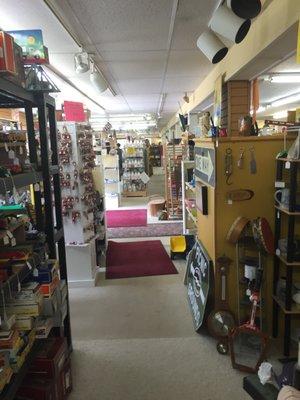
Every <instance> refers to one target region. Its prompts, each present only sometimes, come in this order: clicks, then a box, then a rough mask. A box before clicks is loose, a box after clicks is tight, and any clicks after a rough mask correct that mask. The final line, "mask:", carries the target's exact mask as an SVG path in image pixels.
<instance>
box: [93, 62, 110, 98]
mask: <svg viewBox="0 0 300 400" xmlns="http://www.w3.org/2000/svg"><path fill="white" fill-rule="evenodd" d="M90 81H91V82H92V84H93V85H94V87H95V89H97V91H98V92H99V93H103V92H105V90H106V89H108V84H107V82H106V80H105V79H104V78H103V76H102V74H101V73H100V72H99V71H98V69H97V68H96V67H95V64H94V62H93V64H92V71H91V75H90Z"/></svg>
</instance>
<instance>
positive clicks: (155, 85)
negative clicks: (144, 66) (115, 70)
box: [118, 79, 162, 96]
mask: <svg viewBox="0 0 300 400" xmlns="http://www.w3.org/2000/svg"><path fill="white" fill-rule="evenodd" d="M118 86H119V87H120V89H121V91H122V92H123V93H124V94H125V96H126V95H128V94H130V95H131V94H134V95H137V94H140V95H145V94H158V93H160V91H161V86H162V79H128V80H122V81H120V82H118Z"/></svg>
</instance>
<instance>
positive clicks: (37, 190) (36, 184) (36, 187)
mask: <svg viewBox="0 0 300 400" xmlns="http://www.w3.org/2000/svg"><path fill="white" fill-rule="evenodd" d="M34 191H35V192H39V191H40V185H39V184H38V183H35V184H34Z"/></svg>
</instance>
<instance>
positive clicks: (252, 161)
mask: <svg viewBox="0 0 300 400" xmlns="http://www.w3.org/2000/svg"><path fill="white" fill-rule="evenodd" d="M249 151H250V154H251V159H250V174H252V175H255V174H256V172H257V164H256V159H255V149H254V147H251V148H250V149H249Z"/></svg>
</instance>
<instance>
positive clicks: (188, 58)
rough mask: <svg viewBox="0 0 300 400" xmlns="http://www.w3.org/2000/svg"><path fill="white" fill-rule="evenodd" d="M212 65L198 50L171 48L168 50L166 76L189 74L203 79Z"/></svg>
mask: <svg viewBox="0 0 300 400" xmlns="http://www.w3.org/2000/svg"><path fill="white" fill-rule="evenodd" d="M212 69H213V65H212V64H211V63H210V62H209V60H208V59H207V58H206V57H205V56H204V54H203V53H201V51H200V50H187V51H182V50H172V51H171V52H170V57H169V63H168V69H167V77H170V78H171V77H172V76H189V77H198V79H199V80H200V79H203V78H204V77H205V76H206V75H207V74H208V73H209V72H210V71H211V70H212Z"/></svg>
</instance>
